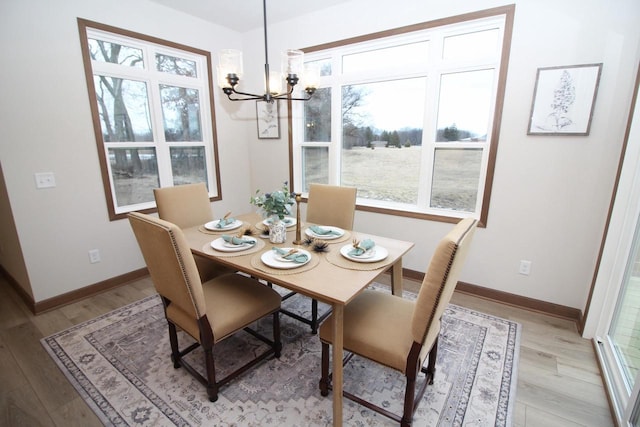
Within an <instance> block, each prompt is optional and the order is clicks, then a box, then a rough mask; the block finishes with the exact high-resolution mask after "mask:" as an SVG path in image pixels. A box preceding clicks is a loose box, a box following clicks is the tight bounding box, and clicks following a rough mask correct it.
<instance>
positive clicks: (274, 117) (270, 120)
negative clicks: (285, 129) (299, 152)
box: [256, 101, 280, 139]
mask: <svg viewBox="0 0 640 427" xmlns="http://www.w3.org/2000/svg"><path fill="white" fill-rule="evenodd" d="M256 111H257V116H258V138H260V139H266V138H280V128H279V126H278V101H272V102H266V101H256Z"/></svg>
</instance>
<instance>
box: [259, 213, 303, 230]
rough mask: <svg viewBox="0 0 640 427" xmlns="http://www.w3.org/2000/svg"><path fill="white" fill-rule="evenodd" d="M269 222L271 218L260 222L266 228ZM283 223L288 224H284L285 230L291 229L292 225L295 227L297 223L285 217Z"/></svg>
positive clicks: (289, 217) (290, 217) (293, 219)
mask: <svg viewBox="0 0 640 427" xmlns="http://www.w3.org/2000/svg"><path fill="white" fill-rule="evenodd" d="M271 221H273V220H272V219H271V218H267V219H265V220H264V221H262V223H263V224H264V225H266V226H267V227H268V226H269V224H271ZM283 221H288V222H285V225H286V226H287V228H289V227H293V226H294V225H296V222H297V221H296V219H295V218H294V217H292V216H285V217H284V220H283Z"/></svg>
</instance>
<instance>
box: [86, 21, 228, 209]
mask: <svg viewBox="0 0 640 427" xmlns="http://www.w3.org/2000/svg"><path fill="white" fill-rule="evenodd" d="M78 27H79V29H80V39H81V45H82V52H83V59H84V63H85V73H86V76H87V85H88V89H89V98H90V102H91V113H92V115H93V123H94V131H95V135H96V143H97V147H98V157H99V159H100V166H101V170H102V179H103V184H104V188H105V195H106V198H107V205H108V208H109V216H110V218H111V220H114V219H119V218H123V217H124V216H125V214H126V213H127V212H130V211H134V210H143V211H151V210H153V209H155V199H154V196H153V189H154V188H158V187H167V186H174V185H181V184H189V183H196V182H204V183H206V184H207V188H208V189H209V195H210V196H211V198H212V199H213V200H216V199H220V179H219V173H218V154H217V146H216V141H215V118H214V112H213V98H212V92H211V90H212V84H211V75H210V73H211V71H210V70H211V57H210V54H209V52H205V51H201V50H198V49H194V48H190V47H187V46H182V45H178V44H176V43H171V42H167V41H163V40H159V39H156V38H152V37H148V36H144V35H141V34H137V33H132V32H130V31H125V30H120V29H118V28H114V27H109V26H106V25H102V24H98V23H95V22H90V21H86V20H83V19H78Z"/></svg>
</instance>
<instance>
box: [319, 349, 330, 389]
mask: <svg viewBox="0 0 640 427" xmlns="http://www.w3.org/2000/svg"><path fill="white" fill-rule="evenodd" d="M320 365H321V368H320V371H321V376H320V394H321V395H322V396H328V395H329V344H327V343H324V342H323V343H322V358H321V363H320Z"/></svg>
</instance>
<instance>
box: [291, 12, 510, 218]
mask: <svg viewBox="0 0 640 427" xmlns="http://www.w3.org/2000/svg"><path fill="white" fill-rule="evenodd" d="M513 12H514V7H513V6H507V7H502V8H497V9H493V10H487V11H482V12H477V13H473V14H468V15H464V16H458V17H453V18H447V19H443V20H439V21H437V22H428V23H424V24H419V25H413V26H411V27H406V28H400V29H395V30H390V31H386V32H382V33H376V34H374V35H369V36H363V37H358V38H356V39H350V40H345V41H341V42H335V43H330V44H327V45H322V46H316V47H314V48H309V49H306V50H305V52H306V54H305V59H306V62H307V65H308V66H314V67H318V68H319V69H320V76H321V81H320V87H319V89H318V91H317V92H316V94H315V95H314V96H313V98H312V100H310V101H308V102H306V103H292V105H291V107H292V112H293V113H292V129H293V134H292V143H291V150H292V157H293V159H294V160H293V171H292V173H293V182H294V187H295V189H296V190H297V191H301V192H303V194H306V192H307V191H308V188H309V184H311V183H328V184H335V185H347V186H354V187H357V188H358V209H362V210H371V211H376V212H384V213H390V214H395V215H406V216H413V217H423V218H429V219H440V220H445V221H451V218H460V217H464V216H470V215H471V216H474V217H476V218H478V219H480V220H481V222H482V223H486V216H487V212H488V206H489V195H490V189H491V181H492V177H493V169H494V162H495V151H496V149H497V141H498V130H499V125H500V116H501V109H502V94H503V93H504V84H505V79H506V69H507V58H508V51H509V45H510V37H511V34H510V33H511V26H512V21H513Z"/></svg>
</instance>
